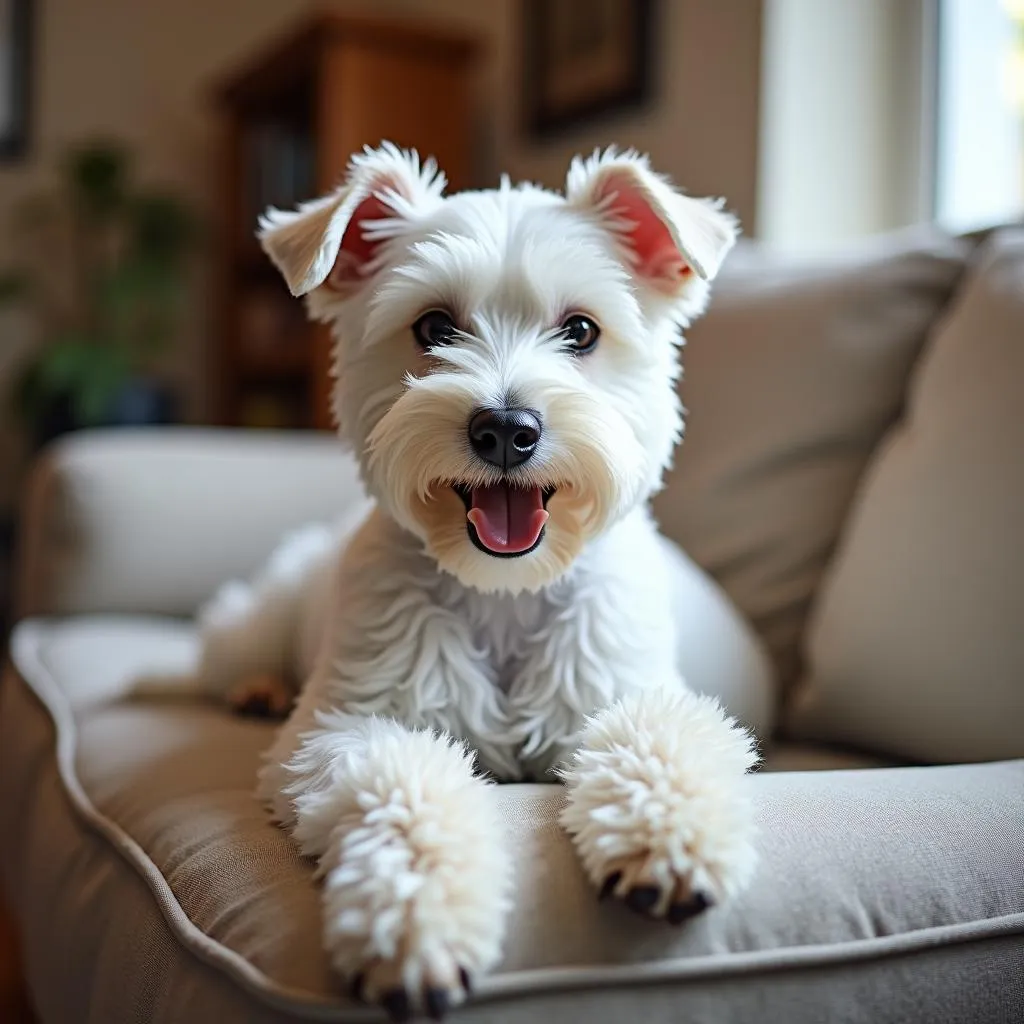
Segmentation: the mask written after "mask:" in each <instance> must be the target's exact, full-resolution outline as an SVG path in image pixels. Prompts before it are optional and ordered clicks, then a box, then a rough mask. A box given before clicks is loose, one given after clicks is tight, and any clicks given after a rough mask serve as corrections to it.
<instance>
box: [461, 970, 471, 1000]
mask: <svg viewBox="0 0 1024 1024" xmlns="http://www.w3.org/2000/svg"><path fill="white" fill-rule="evenodd" d="M459 981H461V982H462V987H463V989H465V992H466V995H469V993H470V992H472V991H473V979H472V978H471V977H470V976H469V971H467V970H466V968H465V967H460V968H459Z"/></svg>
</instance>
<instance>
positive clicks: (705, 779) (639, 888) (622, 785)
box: [561, 691, 757, 924]
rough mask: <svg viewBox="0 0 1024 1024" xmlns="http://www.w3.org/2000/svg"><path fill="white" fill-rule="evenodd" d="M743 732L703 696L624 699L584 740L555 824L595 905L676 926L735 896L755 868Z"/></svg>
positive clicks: (748, 752) (749, 753) (748, 751)
mask: <svg viewBox="0 0 1024 1024" xmlns="http://www.w3.org/2000/svg"><path fill="white" fill-rule="evenodd" d="M755 760H756V758H755V756H754V753H753V744H752V741H751V738H750V736H749V734H747V733H746V732H745V731H744V730H743V729H742V728H740V727H739V726H738V725H736V724H735V723H734V722H732V721H731V720H730V719H728V718H726V716H725V715H724V714H723V712H722V711H721V709H720V708H719V706H718V705H717V704H716V703H715V702H714V701H710V700H708V699H707V698H702V697H697V696H695V695H694V694H691V693H688V692H686V691H682V692H679V693H661V692H658V693H653V694H644V695H640V696H638V697H634V698H631V699H627V700H625V701H623V702H621V703H619V704H617V705H615V706H613V707H611V708H609V709H607V710H606V711H604V712H602V713H601V714H600V715H598V716H597V718H595V719H594V720H593V721H592V722H590V723H589V724H588V726H587V728H586V729H585V730H584V734H583V742H582V744H581V746H580V748H579V750H578V751H577V753H576V755H575V758H574V760H573V762H572V764H571V765H570V767H569V768H568V769H567V770H566V771H565V773H564V774H565V781H566V786H567V790H568V793H567V802H566V807H565V809H564V811H563V812H562V819H561V820H562V824H563V826H564V827H565V828H566V830H567V831H568V832H569V833H570V834H571V836H572V837H573V841H574V843H575V845H576V848H577V851H578V852H579V855H580V859H581V860H582V863H583V866H584V869H585V870H586V872H587V875H588V876H589V878H590V880H591V882H592V883H593V884H594V885H595V887H597V888H598V889H599V891H600V893H601V895H602V896H603V897H607V896H615V897H618V898H620V899H621V900H623V902H624V903H625V904H626V905H627V906H629V907H630V908H631V909H633V910H635V911H637V912H638V913H642V914H645V915H648V916H651V917H660V918H665V919H666V920H668V921H669V922H671V923H672V924H680V923H682V922H683V921H685V920H687V919H688V918H690V917H692V916H694V915H695V914H698V913H700V912H701V911H703V910H705V909H707V908H708V907H711V906H714V905H715V904H717V903H721V902H722V901H723V900H725V899H728V898H729V897H731V896H733V895H735V894H736V893H738V892H739V891H740V890H741V889H743V888H744V887H745V886H746V884H747V883H748V882H749V880H750V878H751V876H752V874H753V871H754V867H755V864H756V860H757V858H756V852H755V849H754V843H753V838H754V824H753V809H752V807H751V805H750V802H749V799H748V797H747V795H746V792H745V786H744V782H743V776H744V774H745V773H746V771H747V770H748V769H749V768H750V767H751V765H752V764H753V763H754V762H755Z"/></svg>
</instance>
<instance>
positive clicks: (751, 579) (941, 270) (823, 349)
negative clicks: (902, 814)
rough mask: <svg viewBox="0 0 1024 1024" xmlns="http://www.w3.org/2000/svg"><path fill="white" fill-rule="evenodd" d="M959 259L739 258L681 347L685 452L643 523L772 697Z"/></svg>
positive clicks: (958, 253) (931, 233) (894, 243)
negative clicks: (743, 648) (746, 655)
mask: <svg viewBox="0 0 1024 1024" xmlns="http://www.w3.org/2000/svg"><path fill="white" fill-rule="evenodd" d="M971 250H972V247H971V245H970V244H968V243H967V242H965V241H961V240H957V239H954V238H951V237H949V236H948V235H945V234H942V233H941V232H939V231H937V230H934V229H922V230H913V231H909V232H903V233H900V234H897V235H893V236H890V237H886V238H880V239H875V240H873V241H872V242H870V243H869V244H866V245H864V246H861V247H859V248H857V249H856V250H850V251H846V252H843V253H841V254H838V255H833V256H830V257H828V258H825V259H812V258H804V259H795V258H789V257H780V256H776V255H773V254H771V253H770V252H768V251H766V250H764V249H761V248H759V247H758V246H755V245H748V246H745V247H740V248H739V249H738V250H737V252H736V253H735V255H734V256H733V257H732V258H731V259H730V260H729V262H728V263H727V264H726V268H725V269H724V271H723V273H722V275H721V277H720V279H719V282H718V284H717V287H716V290H715V292H714V295H713V298H712V302H711V307H710V309H709V311H708V313H707V314H706V315H705V317H704V318H703V319H701V320H700V321H698V322H697V323H696V324H695V325H694V326H693V327H692V328H691V329H690V331H689V332H688V334H687V345H686V348H685V351H684V359H683V363H684V378H683V381H682V385H681V387H682V398H683V403H684V405H685V406H686V407H687V410H688V417H687V427H686V438H685V440H684V442H683V445H682V448H681V450H680V452H679V453H677V458H676V467H675V469H674V470H673V472H672V473H671V474H670V476H669V478H668V481H667V486H666V488H665V490H664V491H663V493H662V494H661V495H659V497H658V499H657V501H656V503H655V511H656V513H657V516H658V518H659V520H660V522H661V524H662V527H663V529H664V530H665V532H666V533H668V534H669V535H670V536H671V537H672V538H673V539H675V540H676V541H678V542H679V543H680V544H681V545H682V546H683V548H684V549H685V550H686V551H687V552H689V554H690V555H691V556H692V557H693V558H694V559H695V560H696V561H697V562H698V563H699V564H700V565H702V566H703V567H704V568H705V569H707V570H708V571H709V572H710V573H711V574H712V575H713V576H714V577H715V578H716V579H717V580H718V581H719V583H721V584H722V585H723V587H724V588H725V590H726V591H727V592H728V593H729V595H730V596H731V597H732V598H733V600H734V601H735V602H736V603H737V604H738V605H739V607H740V609H741V610H742V611H744V612H745V613H746V614H747V616H748V617H749V618H750V619H751V621H752V622H753V624H754V626H755V628H756V629H757V630H758V632H759V633H760V634H761V635H762V636H763V638H764V639H765V641H766V642H767V644H768V646H769V648H770V650H771V652H772V655H773V657H774V660H775V662H776V667H777V670H778V673H779V678H780V681H781V682H782V684H783V685H784V686H789V685H791V684H792V683H793V681H794V680H795V679H796V678H797V676H798V674H799V671H800V644H801V642H802V638H803V636H804V632H805V626H806V622H807V615H808V612H809V610H810V607H811V603H812V601H813V599H814V596H815V594H816V593H817V591H818V587H819V585H820V582H821V578H822V574H823V573H824V571H825V569H826V567H827V565H828V563H829V560H830V558H831V557H832V554H833V551H834V549H835V546H836V542H837V540H838V538H839V535H840V531H841V529H842V527H843V524H844V522H845V520H846V518H847V515H848V513H849V508H850V502H851V500H852V498H853V495H854V493H855V491H856V489H857V486H858V484H859V482H860V480H861V478H862V476H863V473H864V469H865V467H866V465H867V464H868V462H869V460H870V459H871V457H872V455H873V453H874V452H875V450H876V448H877V446H878V444H879V442H880V440H881V439H882V437H883V436H884V435H885V433H886V431H887V430H888V429H889V428H890V427H891V426H892V425H893V424H894V423H895V422H896V421H897V419H898V418H899V416H900V413H901V411H902V409H903V405H904V401H905V395H906V390H907V382H908V380H909V378H910V374H911V371H912V369H913V367H914V364H915V362H916V360H917V359H918V357H919V355H920V353H921V351H922V348H923V347H924V345H925V340H926V338H927V337H928V334H929V331H930V330H931V329H932V328H933V326H934V325H935V323H936V321H937V319H938V318H939V317H940V315H941V314H942V312H943V311H944V310H945V309H946V308H947V306H948V304H949V302H950V300H951V298H952V296H953V294H954V291H955V289H956V287H957V285H958V282H959V281H960V279H961V277H962V275H963V273H964V269H965V266H966V263H967V259H968V256H969V254H970V252H971Z"/></svg>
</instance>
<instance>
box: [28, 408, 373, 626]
mask: <svg viewBox="0 0 1024 1024" xmlns="http://www.w3.org/2000/svg"><path fill="white" fill-rule="evenodd" d="M362 493H363V492H362V488H361V486H360V484H359V481H358V475H357V471H356V466H355V463H354V461H353V460H352V459H351V458H349V457H347V456H346V455H345V454H344V453H343V452H342V451H341V450H340V447H339V444H338V442H337V440H336V439H335V438H333V437H331V436H329V435H319V434H307V433H298V432H294V433H269V432H262V431H260V432H255V431H231V430H206V429H192V428H171V429H159V430H133V431H125V430H111V431H96V432H88V433H82V434H75V435H71V436H69V437H68V438H66V439H64V440H62V441H60V442H59V443H57V444H56V445H54V446H53V447H51V448H50V449H49V450H48V451H47V452H46V454H44V455H43V456H42V458H41V459H40V460H39V462H38V463H37V465H36V466H35V468H34V470H33V472H32V474H31V477H30V483H29V487H28V492H27V495H26V500H25V504H24V508H23V515H22V529H21V546H20V555H19V563H18V565H19V568H18V590H17V611H18V614H19V615H20V616H26V615H44V614H46V615H52V614H68V613H73V612H155V613H160V614H171V615H187V614H191V613H192V612H194V611H195V609H196V607H197V606H198V605H199V604H200V603H201V602H202V601H204V600H205V599H206V598H207V597H209V596H210V594H211V593H212V591H213V590H214V588H215V587H216V586H217V585H218V584H220V583H221V582H223V581H224V580H226V579H229V578H233V577H238V576H242V575H246V574H248V573H249V572H251V571H252V570H253V569H254V568H256V567H257V566H258V565H259V563H260V562H261V561H262V560H263V559H264V558H266V557H267V555H268V554H269V553H270V551H271V549H272V548H273V547H274V545H275V544H276V543H277V541H278V540H279V539H280V537H281V535H282V534H283V533H284V532H286V531H287V530H289V529H291V528H294V527H295V526H298V525H301V524H302V523H305V522H311V521H330V520H332V519H334V518H335V517H337V516H338V515H340V514H342V513H343V512H344V511H345V509H346V507H347V506H350V505H351V504H352V503H353V502H354V501H356V500H358V499H359V498H360V497H361V496H362Z"/></svg>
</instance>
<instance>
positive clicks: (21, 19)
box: [0, 0, 34, 161]
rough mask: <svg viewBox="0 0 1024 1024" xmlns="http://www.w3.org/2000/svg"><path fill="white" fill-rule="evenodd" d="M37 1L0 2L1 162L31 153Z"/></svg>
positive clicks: (9, 0) (17, 158)
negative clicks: (33, 51)
mask: <svg viewBox="0 0 1024 1024" xmlns="http://www.w3.org/2000/svg"><path fill="white" fill-rule="evenodd" d="M33 2H34V0H0V161H10V160H20V159H21V158H22V157H23V156H24V155H25V153H26V151H27V150H28V142H29V121H30V106H31V93H32V29H33V13H34V12H33Z"/></svg>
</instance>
